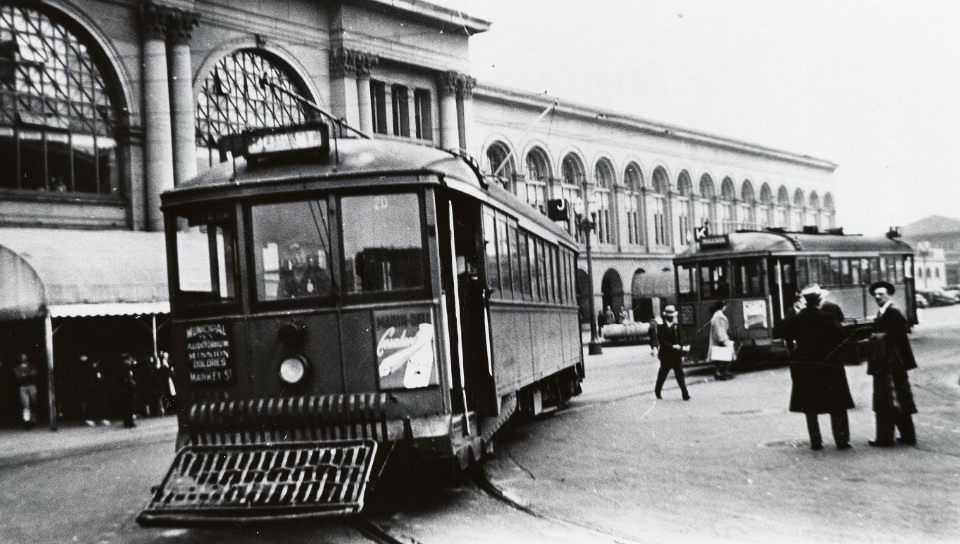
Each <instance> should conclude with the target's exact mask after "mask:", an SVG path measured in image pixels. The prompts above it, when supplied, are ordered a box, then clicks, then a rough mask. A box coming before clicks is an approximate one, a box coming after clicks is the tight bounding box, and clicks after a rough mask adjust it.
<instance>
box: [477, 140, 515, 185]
mask: <svg viewBox="0 0 960 544" xmlns="http://www.w3.org/2000/svg"><path fill="white" fill-rule="evenodd" d="M486 157H487V164H486V168H485V170H486V171H487V173H489V174H490V175H491V176H492V175H494V174H496V179H498V180H500V183H501V185H503V186H504V187H506V188H507V189H508V190H509V191H511V192H512V191H513V190H514V189H513V179H514V174H515V173H516V171H517V170H516V168H515V167H514V165H513V155H511V154H510V148H508V147H507V144H505V143H503V142H493V143H492V144H490V146H489V147H487V153H486Z"/></svg>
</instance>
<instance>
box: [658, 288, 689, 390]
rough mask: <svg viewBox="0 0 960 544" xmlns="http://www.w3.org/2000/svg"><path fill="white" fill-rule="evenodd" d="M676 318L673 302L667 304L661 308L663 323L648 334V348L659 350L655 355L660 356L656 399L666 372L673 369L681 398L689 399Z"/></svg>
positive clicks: (661, 388) (665, 379) (682, 350)
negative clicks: (652, 332)
mask: <svg viewBox="0 0 960 544" xmlns="http://www.w3.org/2000/svg"><path fill="white" fill-rule="evenodd" d="M676 318H677V309H676V308H675V307H674V306H673V304H669V305H667V307H666V308H664V309H663V324H661V325H658V326H657V328H656V333H655V334H651V335H650V348H651V349H657V350H659V351H658V353H657V356H658V357H659V358H660V370H659V371H658V372H657V385H656V386H655V387H654V390H653V392H654V393H655V394H656V395H657V398H658V399H659V398H661V397H660V392H661V391H662V390H663V383H664V382H665V381H667V374H669V373H670V371H671V370H673V376H674V377H675V378H676V379H677V385H678V386H680V393H681V394H682V395H683V400H690V393H688V392H687V383H686V379H685V378H684V375H683V352H684V346H683V337H682V335H681V334H680V327H678V326H677V319H676Z"/></svg>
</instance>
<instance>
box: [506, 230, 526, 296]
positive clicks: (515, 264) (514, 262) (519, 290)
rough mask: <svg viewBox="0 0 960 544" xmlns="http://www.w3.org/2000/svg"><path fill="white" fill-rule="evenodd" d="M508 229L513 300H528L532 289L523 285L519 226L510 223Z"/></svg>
mask: <svg viewBox="0 0 960 544" xmlns="http://www.w3.org/2000/svg"><path fill="white" fill-rule="evenodd" d="M507 227H508V230H507V237H508V240H507V241H508V243H509V245H510V267H511V269H512V272H513V298H515V299H516V300H523V299H525V298H527V290H528V289H529V288H530V287H529V285H527V286H526V287H525V286H524V285H523V269H522V268H521V267H520V263H522V262H523V256H521V255H520V250H519V245H518V242H517V237H518V236H519V233H518V232H517V231H518V229H517V225H515V224H514V223H510V224H509V225H507Z"/></svg>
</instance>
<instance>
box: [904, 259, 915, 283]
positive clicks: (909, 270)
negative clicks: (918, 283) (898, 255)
mask: <svg viewBox="0 0 960 544" xmlns="http://www.w3.org/2000/svg"><path fill="white" fill-rule="evenodd" d="M903 275H904V277H906V278H912V277H913V257H912V256H910V255H904V256H903Z"/></svg>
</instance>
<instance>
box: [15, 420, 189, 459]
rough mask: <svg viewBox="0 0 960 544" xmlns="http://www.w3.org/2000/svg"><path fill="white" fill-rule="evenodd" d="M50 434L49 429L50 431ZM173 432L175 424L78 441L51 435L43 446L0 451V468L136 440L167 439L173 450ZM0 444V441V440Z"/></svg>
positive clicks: (154, 441)
mask: <svg viewBox="0 0 960 544" xmlns="http://www.w3.org/2000/svg"><path fill="white" fill-rule="evenodd" d="M51 434H53V433H51ZM175 436H176V427H175V426H174V427H173V428H172V429H171V428H170V427H163V426H161V427H157V428H155V429H150V430H144V431H141V432H139V433H132V434H128V435H125V436H123V437H116V438H113V437H111V438H108V439H105V440H100V441H96V440H94V441H88V442H84V443H78V444H69V443H66V444H65V443H62V442H61V443H59V444H58V443H57V440H56V438H55V437H53V438H52V439H51V440H50V443H52V446H51V444H50V443H47V444H46V446H47V447H45V448H44V449H36V448H34V449H24V450H22V451H18V452H10V453H4V452H0V468H6V467H14V466H20V465H27V464H32V463H42V462H46V461H54V460H57V459H64V458H67V457H74V456H80V455H86V454H90V453H96V452H101V451H107V450H110V449H118V448H126V447H130V446H133V445H140V444H158V443H161V442H167V441H169V443H170V453H171V455H172V454H173V453H174V442H175V438H174V437H175ZM0 444H2V441H0Z"/></svg>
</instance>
